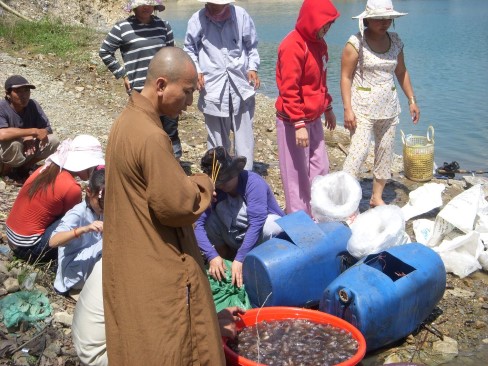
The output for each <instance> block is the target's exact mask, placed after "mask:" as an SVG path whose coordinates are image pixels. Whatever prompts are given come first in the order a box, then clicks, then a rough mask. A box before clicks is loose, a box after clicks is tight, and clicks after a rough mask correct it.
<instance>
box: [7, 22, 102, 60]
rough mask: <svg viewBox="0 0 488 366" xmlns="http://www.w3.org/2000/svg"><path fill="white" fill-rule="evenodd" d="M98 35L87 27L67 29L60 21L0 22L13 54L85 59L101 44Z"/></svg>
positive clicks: (68, 27) (8, 46)
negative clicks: (92, 49)
mask: <svg viewBox="0 0 488 366" xmlns="http://www.w3.org/2000/svg"><path fill="white" fill-rule="evenodd" d="M97 37H98V35H97V33H96V32H95V31H94V30H92V29H90V28H87V27H80V26H71V25H65V24H63V23H62V21H61V20H59V19H50V18H44V19H42V20H40V21H36V22H29V21H25V20H19V19H9V18H5V17H2V18H0V38H1V39H2V41H3V42H2V43H3V44H4V46H5V48H6V49H9V51H14V52H19V51H22V52H23V53H25V52H27V53H34V54H46V55H50V56H57V57H60V58H62V59H66V60H73V59H80V58H83V57H85V55H86V50H87V49H88V48H90V47H91V46H92V44H93V42H94V41H96V40H97Z"/></svg>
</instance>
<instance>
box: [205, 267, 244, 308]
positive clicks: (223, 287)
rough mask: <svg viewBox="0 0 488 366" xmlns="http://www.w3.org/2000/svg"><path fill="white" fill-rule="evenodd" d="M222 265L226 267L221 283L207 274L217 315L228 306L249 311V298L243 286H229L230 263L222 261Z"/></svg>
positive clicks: (230, 278) (230, 276)
mask: <svg viewBox="0 0 488 366" xmlns="http://www.w3.org/2000/svg"><path fill="white" fill-rule="evenodd" d="M224 263H225V266H226V267H227V271H226V272H225V278H224V279H223V280H222V281H218V280H216V279H214V278H213V277H212V276H210V275H209V274H208V272H207V276H208V280H209V282H210V288H211V289H212V296H213V300H214V303H215V308H216V309H217V313H218V312H219V311H221V310H223V309H225V308H228V307H230V306H239V307H240V308H243V309H250V308H251V302H250V301H249V297H248V296H247V293H246V290H245V289H244V286H242V287H241V288H239V287H237V286H235V285H232V284H231V282H232V270H231V268H232V262H231V261H229V260H226V259H224ZM207 269H208V266H207Z"/></svg>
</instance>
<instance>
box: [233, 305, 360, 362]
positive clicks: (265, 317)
mask: <svg viewBox="0 0 488 366" xmlns="http://www.w3.org/2000/svg"><path fill="white" fill-rule="evenodd" d="M284 319H303V320H310V321H312V322H315V323H319V324H330V325H332V326H334V327H336V328H340V329H344V330H347V331H348V332H350V333H351V335H352V337H353V338H354V339H355V340H356V341H357V342H358V344H359V347H358V350H357V352H356V354H355V355H354V356H352V357H351V358H350V359H349V360H347V361H344V362H341V363H339V364H337V365H336V366H352V365H356V364H358V363H359V362H360V361H361V360H362V359H363V357H364V355H365V353H366V340H365V339H364V337H363V335H362V334H361V332H360V331H359V330H358V329H357V328H356V327H354V326H353V325H351V324H350V323H348V322H346V321H345V320H342V319H341V318H338V317H336V316H333V315H330V314H326V313H323V312H321V311H317V310H309V309H302V308H293V307H283V306H271V307H265V308H260V309H251V310H247V311H246V314H244V315H241V320H240V321H239V322H237V324H236V325H237V329H238V330H241V329H242V328H245V327H248V326H252V325H254V324H257V323H260V322H262V321H272V320H284ZM224 352H225V358H226V360H227V364H228V365H232V366H265V365H263V364H260V363H257V362H254V361H251V360H249V359H247V358H244V357H242V356H239V355H238V354H237V353H235V352H234V351H233V350H232V349H230V347H228V346H227V344H226V341H225V340H224Z"/></svg>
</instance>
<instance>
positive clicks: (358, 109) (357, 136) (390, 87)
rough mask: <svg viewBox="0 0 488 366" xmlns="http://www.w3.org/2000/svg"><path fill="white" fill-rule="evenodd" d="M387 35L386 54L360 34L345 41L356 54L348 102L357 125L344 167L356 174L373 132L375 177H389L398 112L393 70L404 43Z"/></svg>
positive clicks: (395, 36) (398, 106)
mask: <svg viewBox="0 0 488 366" xmlns="http://www.w3.org/2000/svg"><path fill="white" fill-rule="evenodd" d="M388 36H389V38H390V41H391V42H390V48H389V49H388V51H386V52H385V53H377V52H374V51H373V50H372V49H371V48H370V47H369V45H368V43H367V42H366V41H364V42H361V38H362V37H361V34H360V33H357V34H355V35H352V36H351V37H350V38H349V40H348V43H350V44H351V45H352V46H353V47H354V48H355V49H356V51H358V54H359V56H358V63H357V66H356V69H355V70H354V77H353V82H352V87H351V105H352V109H353V111H354V114H355V115H356V120H357V128H356V131H355V133H354V135H353V136H352V139H351V146H350V149H349V154H348V156H347V158H346V161H345V162H344V167H343V170H344V171H346V172H348V173H350V174H352V175H353V176H356V177H357V176H358V173H359V171H360V168H361V165H362V164H363V162H364V160H365V159H366V157H367V155H368V152H369V148H370V145H371V140H372V138H373V135H374V139H375V147H374V156H375V158H374V169H373V175H374V176H375V178H377V179H389V178H390V177H391V164H392V159H393V145H394V140H395V129H396V125H397V124H398V121H399V119H398V116H399V114H400V112H401V108H400V102H399V99H398V95H397V91H396V86H395V69H396V67H397V64H398V55H399V54H400V52H402V50H403V42H402V41H401V40H400V38H399V37H398V35H397V34H396V33H388Z"/></svg>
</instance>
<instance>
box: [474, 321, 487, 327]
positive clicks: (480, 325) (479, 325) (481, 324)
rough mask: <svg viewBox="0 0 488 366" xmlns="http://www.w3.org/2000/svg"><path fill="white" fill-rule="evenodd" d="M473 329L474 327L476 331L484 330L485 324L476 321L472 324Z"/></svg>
mask: <svg viewBox="0 0 488 366" xmlns="http://www.w3.org/2000/svg"><path fill="white" fill-rule="evenodd" d="M474 327H475V328H476V329H483V328H486V323H485V322H482V321H480V320H476V321H475V322H474Z"/></svg>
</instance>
